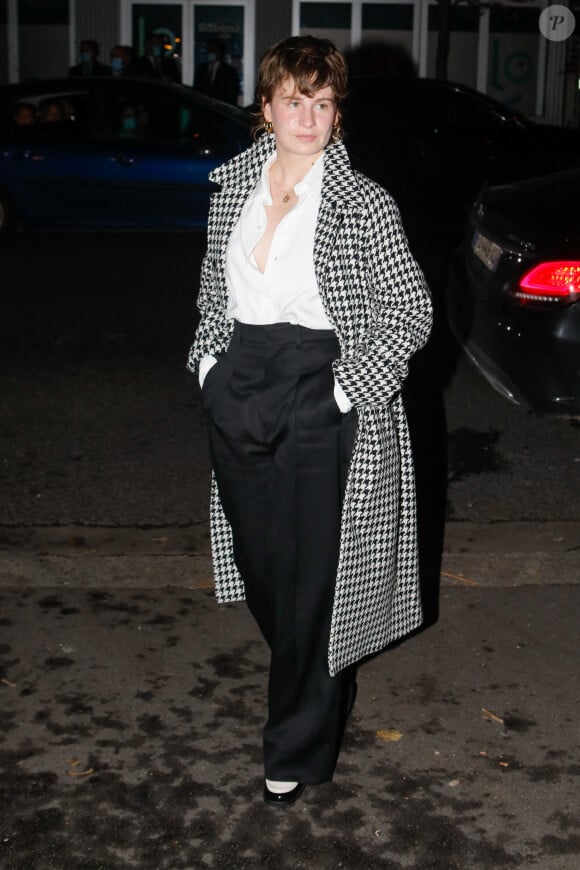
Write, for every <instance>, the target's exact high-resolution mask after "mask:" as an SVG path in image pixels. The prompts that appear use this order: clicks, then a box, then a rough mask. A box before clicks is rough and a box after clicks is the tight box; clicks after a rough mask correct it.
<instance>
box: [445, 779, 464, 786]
mask: <svg viewBox="0 0 580 870" xmlns="http://www.w3.org/2000/svg"><path fill="white" fill-rule="evenodd" d="M460 784H461V780H459V779H450V780H449V782H448V783H447V785H449V786H451V788H457V786H458V785H460Z"/></svg>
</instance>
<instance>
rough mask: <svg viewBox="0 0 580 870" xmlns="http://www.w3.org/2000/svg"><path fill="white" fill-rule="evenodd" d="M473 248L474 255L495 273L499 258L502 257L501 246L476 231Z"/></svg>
mask: <svg viewBox="0 0 580 870" xmlns="http://www.w3.org/2000/svg"><path fill="white" fill-rule="evenodd" d="M471 247H472V249H473V253H474V254H475V255H476V256H477V257H479V259H480V260H481V262H482V263H484V264H485V265H486V266H487V268H488V269H489V270H490V272H495V270H496V268H497V264H498V263H499V258H500V257H501V255H502V249H501V248H500V246H499V245H496V243H495V242H492V241H491V239H488V238H487V237H486V236H484V235H482V234H481V233H480V232H479V230H476V231H475V233H474V236H473V241H472V243H471Z"/></svg>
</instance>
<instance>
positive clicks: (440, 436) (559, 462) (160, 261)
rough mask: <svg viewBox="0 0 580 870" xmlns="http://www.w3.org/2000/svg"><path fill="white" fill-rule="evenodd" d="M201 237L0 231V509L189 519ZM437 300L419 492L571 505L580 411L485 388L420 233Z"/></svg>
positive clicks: (490, 512)
mask: <svg viewBox="0 0 580 870" xmlns="http://www.w3.org/2000/svg"><path fill="white" fill-rule="evenodd" d="M203 244H204V237H203V234H201V233H193V234H191V233H188V234H150V235H135V234H126V235H122V234H114V235H86V234H82V235H81V234H78V235H73V234H71V235H61V234H42V235H40V234H39V235H29V236H17V237H16V238H15V239H13V240H12V241H10V243H4V244H3V245H2V246H1V248H0V258H1V259H0V262H1V286H2V311H3V314H2V318H1V321H0V345H1V350H0V359H1V362H2V366H1V372H0V402H1V404H2V415H1V416H2V421H1V427H2V428H1V430H0V444H1V449H2V452H1V466H0V482H1V485H2V493H3V495H2V498H1V499H0V524H1V525H11V526H22V525H25V526H37V525H49V526H50V525H69V524H86V525H119V526H132V525H139V526H144V525H159V526H170V525H176V524H189V523H191V522H194V521H197V520H199V519H201V518H202V517H204V516H205V512H206V505H207V486H208V459H207V451H206V446H205V437H204V429H203V420H202V415H201V412H200V407H199V402H198V392H197V385H196V383H195V380H194V378H193V377H192V376H191V375H190V374H188V373H187V371H186V370H185V358H186V354H187V349H188V347H189V343H190V341H191V338H192V335H193V331H194V328H195V297H196V288H197V277H198V273H199V264H200V259H201V255H202V251H203ZM417 248H418V252H419V258H420V260H421V262H422V263H423V264H424V266H425V268H426V271H427V273H428V275H429V277H430V280H431V283H432V286H433V291H434V296H435V299H436V304H437V306H438V311H437V319H436V322H437V329H436V333H435V337H434V339H433V341H432V342H431V344H430V346H429V347H428V348H427V350H426V351H423V352H422V353H421V354H420V355H419V357H418V358H417V359H416V361H415V364H414V367H413V373H412V377H411V378H410V382H409V388H408V391H407V392H408V397H407V398H408V407H409V415H410V418H411V424H412V427H413V434H414V440H415V444H416V449H417V454H418V455H417V465H418V475H419V478H420V480H419V483H420V486H423V487H424V489H425V493H426V499H427V498H428V499H429V503H430V505H431V509H434V507H433V506H435V508H436V509H437V510H439V506H440V505H442V504H443V502H444V508H443V507H442V508H441V510H444V511H445V515H446V517H447V519H450V520H455V521H459V522H474V523H511V522H519V521H536V522H542V521H544V522H546V521H549V522H560V521H565V520H566V521H577V520H580V493H579V487H578V479H579V472H580V438H579V433H580V422H578V421H565V420H557V419H549V418H539V417H537V416H535V415H532V414H530V413H528V412H526V411H525V410H523V409H521V408H519V407H516V406H513V405H511V404H509V403H508V402H507V401H505V400H504V399H502V398H501V397H500V396H498V395H496V394H495V393H494V392H493V390H492V389H491V388H490V387H489V386H488V385H487V383H486V382H485V381H483V380H482V379H481V377H480V376H479V375H478V374H477V373H476V372H475V371H474V370H473V369H472V367H471V365H470V364H469V363H468V362H467V361H466V360H465V358H464V357H462V356H458V355H457V350H456V348H455V346H454V345H453V342H452V340H451V338H450V337H449V335H448V333H447V332H446V330H445V321H444V312H443V311H442V310H441V307H440V300H441V298H442V283H443V280H444V278H443V276H444V273H445V265H446V263H445V257H444V255H442V254H441V253H440V251H441V250H442V249H441V246H440V245H438V244H437V240H436V239H433V240H430V239H429V238H426V239H425V238H423V239H421V240H420V241H419V242H418V243H417Z"/></svg>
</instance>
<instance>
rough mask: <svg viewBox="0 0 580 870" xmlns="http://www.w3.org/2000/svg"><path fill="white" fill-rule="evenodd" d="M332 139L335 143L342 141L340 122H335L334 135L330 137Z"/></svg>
mask: <svg viewBox="0 0 580 870" xmlns="http://www.w3.org/2000/svg"><path fill="white" fill-rule="evenodd" d="M330 141H331V142H332V144H333V145H336V143H337V142H341V141H342V127H341V126H340V124H335V125H334V127H333V128H332V136H331V137H330Z"/></svg>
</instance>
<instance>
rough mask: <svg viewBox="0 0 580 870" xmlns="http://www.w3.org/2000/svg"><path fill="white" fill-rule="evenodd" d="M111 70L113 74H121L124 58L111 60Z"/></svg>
mask: <svg viewBox="0 0 580 870" xmlns="http://www.w3.org/2000/svg"><path fill="white" fill-rule="evenodd" d="M111 69H112V70H113V72H121V70H122V69H123V58H122V57H112V58H111Z"/></svg>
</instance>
